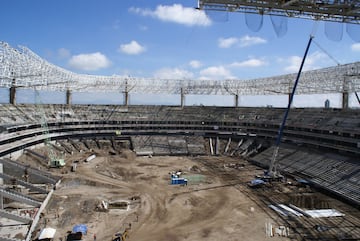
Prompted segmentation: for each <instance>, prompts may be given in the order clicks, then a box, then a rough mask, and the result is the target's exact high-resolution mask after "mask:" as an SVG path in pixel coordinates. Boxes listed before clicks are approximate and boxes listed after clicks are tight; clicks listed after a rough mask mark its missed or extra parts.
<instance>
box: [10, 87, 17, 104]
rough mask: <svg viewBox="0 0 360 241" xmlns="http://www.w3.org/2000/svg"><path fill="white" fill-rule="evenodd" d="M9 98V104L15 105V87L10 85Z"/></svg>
mask: <svg viewBox="0 0 360 241" xmlns="http://www.w3.org/2000/svg"><path fill="white" fill-rule="evenodd" d="M9 91H10V95H9V96H10V98H9V102H10V104H13V105H16V87H14V86H12V87H10V90H9Z"/></svg>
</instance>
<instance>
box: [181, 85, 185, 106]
mask: <svg viewBox="0 0 360 241" xmlns="http://www.w3.org/2000/svg"><path fill="white" fill-rule="evenodd" d="M180 102H181V107H184V106H185V93H184V89H183V88H181V99H180Z"/></svg>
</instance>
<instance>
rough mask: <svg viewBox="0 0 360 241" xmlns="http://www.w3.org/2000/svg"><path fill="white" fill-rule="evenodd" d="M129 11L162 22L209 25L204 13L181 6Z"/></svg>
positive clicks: (209, 22)
mask: <svg viewBox="0 0 360 241" xmlns="http://www.w3.org/2000/svg"><path fill="white" fill-rule="evenodd" d="M129 11H130V12H133V13H136V14H141V15H143V16H151V17H153V18H157V19H160V20H161V21H164V22H173V23H178V24H183V25H187V26H195V25H198V26H209V25H211V20H210V19H209V18H208V17H207V16H206V14H205V12H204V11H199V10H196V9H195V8H188V7H183V6H182V5H181V4H173V5H171V6H166V5H158V6H157V7H156V9H155V10H150V9H142V8H134V7H132V8H130V9H129Z"/></svg>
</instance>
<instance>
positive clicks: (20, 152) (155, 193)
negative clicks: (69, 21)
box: [0, 1, 360, 241]
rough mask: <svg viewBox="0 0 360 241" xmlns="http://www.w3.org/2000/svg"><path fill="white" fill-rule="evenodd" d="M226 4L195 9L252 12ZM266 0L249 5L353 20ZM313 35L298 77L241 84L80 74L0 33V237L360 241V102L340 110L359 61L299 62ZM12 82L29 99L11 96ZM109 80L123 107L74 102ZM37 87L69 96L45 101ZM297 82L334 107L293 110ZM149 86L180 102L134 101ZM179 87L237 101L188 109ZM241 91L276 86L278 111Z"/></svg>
mask: <svg viewBox="0 0 360 241" xmlns="http://www.w3.org/2000/svg"><path fill="white" fill-rule="evenodd" d="M224 2H226V1H199V6H198V10H211V11H230V7H231V11H235V10H239V11H240V10H243V9H245V8H249V9H248V10H247V11H251V10H252V9H253V8H252V7H251V4H250V3H248V4H246V5H245V6H241V7H240V5H239V4H240V3H239V4H236V5H234V3H233V2H234V1H230V2H229V3H224ZM239 2H241V1H239ZM274 2H277V1H262V4H265V5H264V6H261V5H259V6H257V7H258V8H261V7H263V8H264V9H269V8H270V9H275V8H277V7H278V8H279V9H277V10H276V11H278V12H276V13H277V14H281V13H283V11H285V12H286V13H289V12H291V11H293V12H292V13H293V14H295V15H296V14H299V15H306V16H305V17H309V16H319V15H321V16H322V17H324V19H325V20H324V21H326V17H328V18H331V19H330V20H331V21H342V22H352V21H353V22H354V23H355V24H358V21H359V20H358V19H359V8H356V11H355V10H352V11H347V14H344V11H343V8H340V6H337V5H336V4H335V3H334V4H335V6H330V7H329V8H328V9H327V8H326V7H324V8H323V10H322V11H320V12H318V9H319V8H318V6H313V5H309V6H307V7H308V11H303V10H302V6H301V4H300V3H298V1H288V2H286V3H282V1H280V2H281V5H278V4H274ZM259 4H260V3H259ZM266 4H270V5H266ZM299 4H300V5H299ZM329 5H331V4H330V3H329ZM345 5H346V4H345ZM341 6H342V5H341ZM354 6H355V5H354ZM354 6H352V7H354ZM350 7H351V6H350ZM338 8H339V9H338ZM299 9H300V10H299ZM274 11H275V10H274ZM324 12H326V14H325V13H324ZM350 13H353V15H351V14H350ZM312 38H313V37H312V36H310V38H309V42H308V45H307V48H306V51H305V55H304V57H303V62H302V64H301V66H300V69H299V72H298V73H294V74H286V75H280V76H273V77H267V78H258V79H251V80H243V81H238V80H232V79H230V80H223V81H220V80H219V81H218V80H199V79H194V80H189V79H173V80H168V79H166V80H164V79H146V78H136V77H123V76H116V75H113V76H96V75H85V74H76V73H73V72H70V71H68V70H65V69H62V68H60V67H58V66H55V65H53V64H51V63H49V62H47V61H46V60H44V59H42V58H41V57H39V56H38V55H36V54H35V53H34V52H32V51H31V50H30V49H28V48H26V47H19V48H15V47H12V46H11V45H10V44H8V43H6V42H0V87H1V88H5V89H7V91H8V93H9V101H8V103H3V104H0V207H1V209H0V224H1V225H0V241H30V240H34V241H35V240H62V241H65V240H67V241H71V240H72V241H79V240H84V241H86V240H87V241H92V240H94V241H96V240H102V241H124V240H129V241H132V240H156V241H169V240H171V241H183V240H184V241H190V240H229V241H238V240H239V241H240V240H251V241H264V240H273V241H287V240H289V241H290V240H293V241H295V240H296V241H297V240H299V241H300V240H301V241H305V240H306V241H307V240H312V241H313V240H327V241H336V240H360V210H359V208H360V188H359V186H360V163H359V156H360V141H359V140H360V118H359V117H360V109H359V108H351V107H350V106H349V97H350V96H354V95H355V96H356V97H357V100H358V102H359V103H360V99H359V98H358V94H357V92H358V91H360V62H355V63H349V64H343V65H337V66H334V67H328V68H323V69H316V70H308V71H302V67H303V64H304V61H305V59H306V54H307V51H308V49H309V47H310V45H311V42H312ZM300 74H301V78H300ZM299 79H300V81H299ZM291 87H293V88H292V91H289V89H291ZM19 89H31V90H32V91H33V92H34V96H35V97H36V100H35V103H33V104H24V103H17V98H16V97H17V96H18V95H19V92H18V90H19ZM114 89H115V90H117V91H119V92H121V93H122V95H123V98H124V101H123V104H119V105H113V104H112V105H104V104H74V103H72V97H73V96H72V95H73V93H74V92H88V93H93V92H103V93H107V92H109V91H111V90H114ZM41 91H50V92H51V91H54V92H60V93H63V94H64V96H65V99H66V101H65V103H64V104H47V103H43V100H42V99H41V94H40V92H41ZM295 91H296V94H299V95H313V94H314V95H316V94H330V93H337V94H339V95H341V100H342V103H341V108H330V106H329V105H327V104H326V103H325V106H324V107H321V108H296V107H293V106H292V100H293V97H294V94H295ZM145 93H146V94H149V93H150V94H154V95H157V94H169V95H176V96H177V97H179V99H180V102H179V104H178V105H131V104H130V101H129V99H130V95H132V94H145ZM189 95H220V96H221V95H230V96H232V97H233V98H234V105H233V106H228V107H223V106H204V105H191V106H190V105H186V101H185V98H186V96H189ZM246 95H255V96H260V95H285V96H287V97H288V107H287V108H280V107H279V108H277V107H273V106H266V107H244V106H239V97H241V96H246Z"/></svg>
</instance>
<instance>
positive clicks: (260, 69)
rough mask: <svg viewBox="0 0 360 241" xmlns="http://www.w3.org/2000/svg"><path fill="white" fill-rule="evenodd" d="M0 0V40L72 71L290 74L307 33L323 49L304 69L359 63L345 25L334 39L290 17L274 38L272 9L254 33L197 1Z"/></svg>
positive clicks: (358, 47) (358, 50) (320, 25)
mask: <svg viewBox="0 0 360 241" xmlns="http://www.w3.org/2000/svg"><path fill="white" fill-rule="evenodd" d="M1 3H2V7H1V9H0V33H1V35H0V36H1V38H0V40H1V41H5V42H8V43H9V44H10V45H12V46H17V45H24V46H26V47H28V48H30V49H31V50H33V51H34V52H35V53H36V54H38V55H40V56H41V57H42V58H45V59H46V60H47V61H49V62H51V63H53V64H55V65H58V66H60V67H63V68H65V69H68V70H71V71H73V72H77V73H86V74H95V75H113V74H116V75H130V76H133V77H158V78H189V79H225V78H238V79H253V78H257V77H269V76H274V75H280V74H285V73H293V72H297V70H298V68H299V65H300V61H301V58H302V56H303V54H304V51H305V47H306V44H307V41H308V38H309V35H310V34H314V35H315V38H314V40H315V41H316V43H317V44H318V45H319V46H320V47H321V48H319V47H318V46H317V45H316V44H313V45H312V46H311V49H310V51H309V55H308V58H307V60H306V65H305V70H308V69H316V68H322V67H327V66H334V65H336V62H335V61H334V60H333V59H335V60H336V61H337V62H339V63H341V64H345V63H351V62H356V61H359V56H360V43H358V42H356V41H354V40H353V39H351V38H350V36H349V35H348V34H347V33H346V31H345V26H344V33H343V35H342V39H341V40H340V41H333V40H330V39H329V38H328V37H327V36H326V35H325V33H324V28H325V24H324V22H321V21H318V22H315V21H311V20H304V19H295V18H288V19H287V21H288V27H287V28H288V29H287V32H286V33H285V34H284V36H282V37H278V36H277V35H276V33H275V31H274V29H273V26H272V24H271V21H270V17H269V16H264V22H263V26H262V27H261V29H260V30H259V31H257V32H256V31H252V30H251V29H250V28H249V27H248V26H247V25H246V22H245V15H244V14H241V13H229V15H228V16H227V19H225V17H224V14H223V13H211V14H210V16H211V17H209V16H208V15H206V14H205V12H204V11H198V10H195V9H194V8H195V7H196V6H197V1H195V0H192V1H157V0H152V1H145V0H143V1H140V0H131V1H130V0H121V1H119V0H103V1H100V0H62V1H49V0H33V1H24V0H2V2H1ZM255 18H256V17H255ZM356 27H358V26H356ZM335 29H336V27H335ZM358 30H359V32H360V28H358ZM322 49H323V50H325V51H326V52H324V51H323V50H322ZM329 55H331V57H332V58H333V59H332V58H330V57H329ZM190 99H191V98H190ZM231 101H232V100H231Z"/></svg>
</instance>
